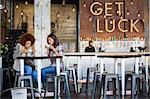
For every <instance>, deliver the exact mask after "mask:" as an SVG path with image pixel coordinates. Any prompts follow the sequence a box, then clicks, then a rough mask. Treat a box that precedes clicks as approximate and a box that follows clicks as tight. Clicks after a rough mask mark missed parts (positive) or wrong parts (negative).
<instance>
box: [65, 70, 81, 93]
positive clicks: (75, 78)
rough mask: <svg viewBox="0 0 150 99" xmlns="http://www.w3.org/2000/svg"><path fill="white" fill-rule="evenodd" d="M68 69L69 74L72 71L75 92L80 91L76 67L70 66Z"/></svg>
mask: <svg viewBox="0 0 150 99" xmlns="http://www.w3.org/2000/svg"><path fill="white" fill-rule="evenodd" d="M67 70H68V72H69V74H70V73H72V76H73V83H74V87H75V92H76V93H78V90H77V76H76V70H75V68H68V69H67Z"/></svg>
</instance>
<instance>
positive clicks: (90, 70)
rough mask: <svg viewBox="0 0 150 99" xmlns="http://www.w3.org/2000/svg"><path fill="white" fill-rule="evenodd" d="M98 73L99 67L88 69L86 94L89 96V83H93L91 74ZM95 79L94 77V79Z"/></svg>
mask: <svg viewBox="0 0 150 99" xmlns="http://www.w3.org/2000/svg"><path fill="white" fill-rule="evenodd" d="M96 71H97V67H89V68H88V69H87V76H86V88H85V92H86V94H88V91H89V83H90V82H91V79H90V78H91V77H90V75H91V73H94V72H96ZM92 78H93V77H92Z"/></svg>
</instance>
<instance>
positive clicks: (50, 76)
mask: <svg viewBox="0 0 150 99" xmlns="http://www.w3.org/2000/svg"><path fill="white" fill-rule="evenodd" d="M60 77H61V78H62V79H64V91H67V99H70V97H71V96H70V89H69V83H68V72H67V71H65V72H61V73H60ZM48 79H51V81H49V80H48ZM56 79H57V77H56V75H55V74H48V75H47V77H46V85H45V93H44V97H46V92H47V87H48V83H49V82H54V86H55V88H57V85H58V82H56ZM55 90H59V89H55ZM54 94H56V93H55V91H54Z"/></svg>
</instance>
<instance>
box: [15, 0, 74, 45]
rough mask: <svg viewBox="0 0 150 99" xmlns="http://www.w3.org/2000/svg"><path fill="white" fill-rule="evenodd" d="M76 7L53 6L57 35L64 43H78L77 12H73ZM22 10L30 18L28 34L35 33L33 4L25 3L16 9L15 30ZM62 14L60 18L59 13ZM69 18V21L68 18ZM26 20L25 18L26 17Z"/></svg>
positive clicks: (52, 16) (52, 11) (52, 17)
mask: <svg viewBox="0 0 150 99" xmlns="http://www.w3.org/2000/svg"><path fill="white" fill-rule="evenodd" d="M73 6H74V5H71V4H69V5H68V4H66V5H65V6H62V5H61V4H60V5H58V4H57V5H56V4H52V8H51V20H52V22H54V23H55V29H54V30H55V31H56V35H57V36H58V37H59V39H60V40H61V41H62V42H75V41H76V33H77V32H76V27H77V24H76V11H75V12H73V11H72V8H73ZM21 10H22V11H23V12H24V13H25V14H26V15H27V17H28V29H27V30H28V33H32V34H33V33H34V27H33V16H34V6H33V4H28V5H25V4H24V3H19V8H18V9H15V29H16V28H17V26H18V24H19V20H20V18H21ZM58 11H59V13H60V17H57V13H58ZM68 16H69V21H67V18H68ZM24 19H25V16H24Z"/></svg>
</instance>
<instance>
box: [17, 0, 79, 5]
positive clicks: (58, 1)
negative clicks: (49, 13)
mask: <svg viewBox="0 0 150 99" xmlns="http://www.w3.org/2000/svg"><path fill="white" fill-rule="evenodd" d="M15 1H17V2H25V1H28V2H29V3H34V0H15ZM51 2H52V4H62V2H63V0H51ZM65 3H66V4H76V5H79V0H65Z"/></svg>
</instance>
